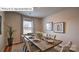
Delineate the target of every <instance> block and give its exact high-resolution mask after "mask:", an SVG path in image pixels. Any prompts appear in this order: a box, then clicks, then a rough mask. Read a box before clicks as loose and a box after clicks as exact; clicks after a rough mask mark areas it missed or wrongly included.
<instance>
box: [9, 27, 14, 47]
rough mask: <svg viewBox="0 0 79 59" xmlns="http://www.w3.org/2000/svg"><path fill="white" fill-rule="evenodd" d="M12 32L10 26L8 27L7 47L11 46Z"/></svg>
mask: <svg viewBox="0 0 79 59" xmlns="http://www.w3.org/2000/svg"><path fill="white" fill-rule="evenodd" d="M13 33H14V30H13V28H12V27H11V26H8V46H12V43H13Z"/></svg>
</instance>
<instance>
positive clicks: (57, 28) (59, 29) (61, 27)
mask: <svg viewBox="0 0 79 59" xmlns="http://www.w3.org/2000/svg"><path fill="white" fill-rule="evenodd" d="M54 32H55V33H65V23H64V22H57V23H54Z"/></svg>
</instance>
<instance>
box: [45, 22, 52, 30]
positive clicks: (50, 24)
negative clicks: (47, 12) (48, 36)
mask: <svg viewBox="0 0 79 59" xmlns="http://www.w3.org/2000/svg"><path fill="white" fill-rule="evenodd" d="M46 31H53V22H47V23H46Z"/></svg>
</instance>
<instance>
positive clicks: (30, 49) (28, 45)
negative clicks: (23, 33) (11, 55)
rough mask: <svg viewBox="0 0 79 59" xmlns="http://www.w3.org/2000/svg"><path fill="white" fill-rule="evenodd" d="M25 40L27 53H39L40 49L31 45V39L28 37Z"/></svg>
mask: <svg viewBox="0 0 79 59" xmlns="http://www.w3.org/2000/svg"><path fill="white" fill-rule="evenodd" d="M24 40H25V44H26V47H27V48H26V51H27V52H39V51H40V49H39V48H37V47H36V46H34V45H31V42H30V41H29V38H27V37H24Z"/></svg>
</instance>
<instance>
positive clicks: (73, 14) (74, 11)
mask: <svg viewBox="0 0 79 59" xmlns="http://www.w3.org/2000/svg"><path fill="white" fill-rule="evenodd" d="M43 21H44V26H43V27H44V32H47V31H46V30H45V24H46V22H54V23H56V22H65V33H64V34H61V33H54V32H53V31H50V32H49V31H48V32H47V33H51V34H56V35H57V39H59V40H62V41H63V44H64V43H67V42H68V41H72V42H73V44H75V45H77V46H78V45H79V8H68V9H66V10H63V11H61V12H59V13H56V14H54V15H50V16H48V17H46V18H44V20H43ZM77 49H78V51H79V46H78V47H77Z"/></svg>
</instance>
